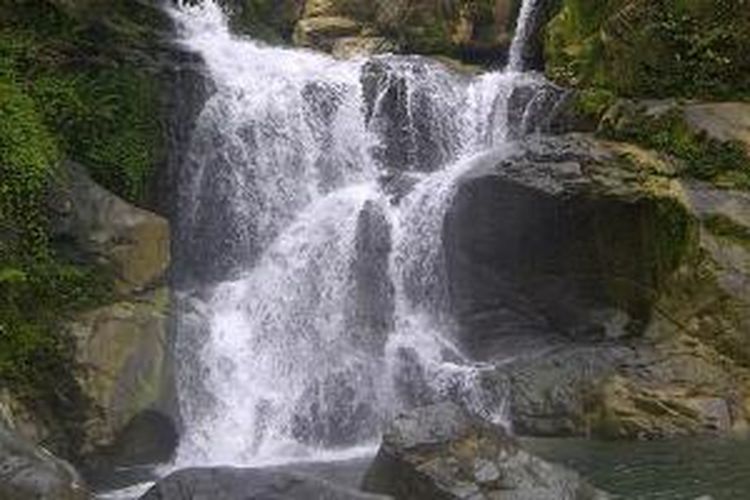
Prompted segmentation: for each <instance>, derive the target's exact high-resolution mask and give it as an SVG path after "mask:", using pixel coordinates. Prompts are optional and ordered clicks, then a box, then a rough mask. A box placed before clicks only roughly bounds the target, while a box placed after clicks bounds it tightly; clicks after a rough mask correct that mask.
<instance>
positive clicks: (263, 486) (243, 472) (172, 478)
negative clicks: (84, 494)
mask: <svg viewBox="0 0 750 500" xmlns="http://www.w3.org/2000/svg"><path fill="white" fill-rule="evenodd" d="M386 498H387V497H382V496H379V495H370V494H366V493H362V492H359V491H356V490H350V489H346V488H343V487H339V486H335V485H333V484H330V483H327V482H325V481H321V480H319V479H315V478H313V477H310V476H306V475H302V474H295V473H291V472H285V471H278V470H272V469H231V468H216V469H184V470H180V471H177V472H175V473H173V474H170V475H169V476H167V477H166V478H165V479H163V480H161V481H159V482H158V483H157V484H156V485H155V486H154V487H152V488H151V489H150V490H149V491H148V492H146V494H145V495H144V496H142V497H141V500H312V499H317V500H384V499H386Z"/></svg>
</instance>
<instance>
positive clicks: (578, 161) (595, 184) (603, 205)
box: [443, 137, 692, 357]
mask: <svg viewBox="0 0 750 500" xmlns="http://www.w3.org/2000/svg"><path fill="white" fill-rule="evenodd" d="M635 169H636V167H635V166H634V164H631V163H629V162H628V161H625V160H622V158H621V157H620V155H619V154H618V153H617V152H616V151H613V150H609V149H607V147H605V146H603V145H600V144H595V143H593V142H591V141H588V140H583V139H576V138H571V137H567V138H562V139H557V138H539V139H529V140H527V141H525V142H522V143H520V144H518V145H517V147H516V149H515V150H513V151H511V152H510V153H508V152H501V153H497V154H490V155H488V156H485V157H484V158H480V159H479V160H478V161H477V162H476V164H475V166H474V167H473V168H472V170H470V171H469V172H468V174H466V175H464V176H463V177H462V178H461V179H460V180H459V185H458V187H457V191H456V195H455V197H454V199H453V202H452V206H451V207H450V209H449V211H448V214H447V216H446V220H445V224H444V237H443V241H444V246H445V256H446V266H447V274H448V278H449V283H450V295H451V302H452V307H453V310H454V313H455V314H456V316H457V318H458V320H459V323H460V324H461V326H462V327H463V330H464V331H465V334H464V335H463V337H462V339H463V342H464V344H465V347H466V348H467V349H468V350H469V351H471V352H473V353H474V354H475V355H476V356H477V357H487V356H488V355H492V354H495V353H496V351H497V349H493V347H492V345H493V342H496V341H497V339H502V338H504V337H509V336H511V335H524V336H529V337H533V336H540V335H541V336H548V337H552V336H555V335H556V336H559V337H562V338H568V339H576V340H579V341H580V340H590V339H599V340H603V339H615V338H621V337H625V336H637V335H640V334H642V333H643V331H644V330H645V329H646V327H647V325H648V323H649V321H650V319H651V317H652V314H653V305H654V302H655V300H656V297H658V294H659V290H660V289H661V288H662V285H663V283H664V282H665V280H666V279H667V278H668V277H669V276H670V274H671V273H672V272H673V271H674V270H675V269H676V267H677V265H678V264H679V258H680V252H683V251H684V250H685V248H686V247H687V245H688V241H689V239H690V234H691V233H690V232H691V229H692V222H691V219H690V217H689V214H688V213H687V211H686V209H685V207H684V206H683V205H682V204H681V203H680V202H679V201H678V198H677V197H676V196H675V194H674V189H675V188H674V183H673V182H672V181H671V180H669V179H668V178H661V177H654V178H652V179H648V181H641V177H639V175H642V174H638V173H637V172H636V171H635Z"/></svg>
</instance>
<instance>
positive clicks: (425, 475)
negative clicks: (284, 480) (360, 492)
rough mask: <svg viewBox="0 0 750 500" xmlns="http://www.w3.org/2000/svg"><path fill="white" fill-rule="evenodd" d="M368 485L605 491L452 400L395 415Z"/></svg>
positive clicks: (447, 492) (410, 489) (440, 497)
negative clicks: (537, 454) (536, 453)
mask: <svg viewBox="0 0 750 500" xmlns="http://www.w3.org/2000/svg"><path fill="white" fill-rule="evenodd" d="M363 488H364V489H365V490H366V491H373V492H378V493H384V494H389V495H392V496H393V497H394V498H396V499H413V500H422V499H424V500H447V499H461V498H467V499H468V498H471V499H476V500H479V499H485V498H487V499H490V498H491V499H494V500H508V499H513V500H521V499H528V500H532V499H533V500H546V499H549V500H553V499H554V500H567V499H571V500H572V499H581V500H583V499H600V498H607V497H606V495H605V494H603V493H601V492H598V491H597V490H595V489H594V488H593V487H591V486H589V485H588V484H587V483H585V482H584V481H583V480H581V478H580V477H579V476H578V474H576V473H575V472H572V471H569V470H566V469H564V468H562V467H560V466H557V465H553V464H550V463H547V462H545V461H543V460H541V459H539V458H537V457H534V456H533V455H530V454H529V453H527V452H526V451H524V450H523V449H521V447H520V446H519V444H518V442H517V441H516V440H515V439H514V438H513V437H511V436H510V435H509V434H508V433H507V432H506V431H505V430H504V429H503V428H502V427H499V426H495V425H491V424H489V423H487V422H485V421H482V420H479V419H477V418H474V417H472V416H470V415H469V414H467V413H465V412H464V411H463V410H462V409H461V408H460V407H458V406H456V405H454V404H451V403H443V404H439V405H434V406H427V407H422V408H418V409H416V410H414V411H412V412H409V413H404V414H401V415H399V416H397V417H396V419H395V420H394V421H393V422H392V423H391V424H390V425H389V427H388V428H387V429H386V432H385V435H384V437H383V444H382V446H381V448H380V451H379V452H378V455H377V457H376V458H375V461H374V462H373V464H372V466H371V468H370V470H369V471H368V473H367V475H366V476H365V480H364V484H363Z"/></svg>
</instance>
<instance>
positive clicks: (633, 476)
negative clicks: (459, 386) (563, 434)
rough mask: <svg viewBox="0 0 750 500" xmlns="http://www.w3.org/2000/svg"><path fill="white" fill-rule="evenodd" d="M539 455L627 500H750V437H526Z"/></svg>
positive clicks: (530, 449) (529, 445)
mask: <svg viewBox="0 0 750 500" xmlns="http://www.w3.org/2000/svg"><path fill="white" fill-rule="evenodd" d="M524 444H525V446H526V447H527V448H528V449H529V451H532V452H534V453H536V454H538V455H539V456H541V457H543V458H545V459H547V460H550V461H554V462H558V463H561V464H564V465H567V466H568V467H570V468H572V469H575V470H577V471H578V472H580V473H581V474H582V475H583V476H585V477H586V478H587V479H588V480H589V481H590V482H591V483H593V484H594V485H596V486H597V487H599V488H601V489H603V490H606V491H608V492H609V493H611V494H613V495H615V498H617V499H628V500H693V499H697V498H701V497H705V499H708V498H711V499H712V500H750V438H748V437H736V438H721V439H718V438H717V439H697V440H676V441H661V442H622V441H618V442H602V441H589V440H583V439H527V440H524Z"/></svg>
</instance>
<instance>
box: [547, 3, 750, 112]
mask: <svg viewBox="0 0 750 500" xmlns="http://www.w3.org/2000/svg"><path fill="white" fill-rule="evenodd" d="M562 4H563V6H562V9H561V11H560V12H559V13H558V15H557V16H556V17H555V18H554V19H553V21H552V22H551V23H550V24H549V25H548V26H547V36H546V57H547V73H548V75H549V76H550V77H551V78H552V79H554V80H555V81H557V82H559V83H562V84H565V85H571V86H575V87H596V88H601V89H606V90H609V91H611V92H614V93H615V94H617V95H620V96H627V97H635V96H648V97H668V96H671V97H676V96H681V97H690V98H708V99H736V98H743V99H747V98H750V58H748V57H747V54H748V53H749V52H750V8H748V5H747V2H746V1H745V0H598V1H595V2H592V1H590V0H563V2H562Z"/></svg>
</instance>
